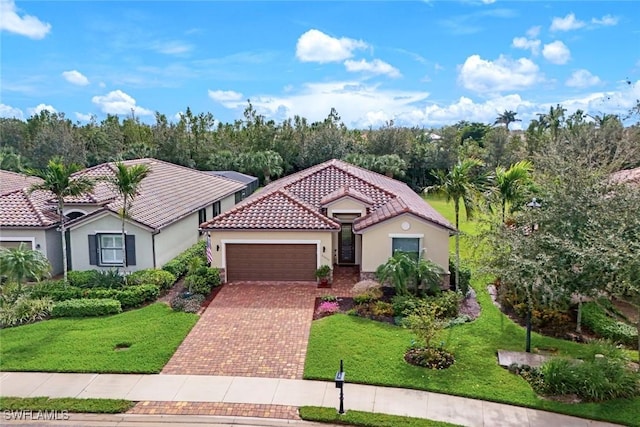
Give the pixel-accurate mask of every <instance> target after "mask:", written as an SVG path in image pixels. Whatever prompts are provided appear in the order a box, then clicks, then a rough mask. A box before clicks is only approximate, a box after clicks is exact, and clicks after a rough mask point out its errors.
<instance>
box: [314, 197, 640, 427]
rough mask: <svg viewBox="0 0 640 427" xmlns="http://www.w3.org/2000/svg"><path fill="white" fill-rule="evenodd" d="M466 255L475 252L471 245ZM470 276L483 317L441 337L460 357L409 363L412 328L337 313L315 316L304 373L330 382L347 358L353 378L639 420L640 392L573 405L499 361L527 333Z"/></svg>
mask: <svg viewBox="0 0 640 427" xmlns="http://www.w3.org/2000/svg"><path fill="white" fill-rule="evenodd" d="M429 202H430V203H431V204H432V205H433V206H434V207H435V208H436V209H438V210H440V211H441V212H442V213H443V214H444V215H445V216H446V217H447V218H448V219H449V218H450V217H451V216H453V209H452V208H450V207H449V206H448V205H447V204H446V203H444V201H443V200H439V199H435V200H432V199H431V198H429ZM474 224H476V223H473V222H467V221H465V222H463V223H461V228H462V230H463V231H466V232H467V233H468V234H470V235H474V234H477V230H476V228H475V225H474ZM452 242H453V239H452ZM463 244H464V243H463ZM463 254H464V256H467V257H468V256H471V255H470V252H468V251H467V252H463ZM473 282H474V287H475V289H476V292H477V298H478V301H479V303H480V305H481V307H482V314H481V316H480V317H479V318H478V319H477V320H475V321H474V322H472V323H467V324H464V325H460V326H456V327H454V328H451V329H448V330H445V332H444V334H443V335H442V339H443V341H444V342H445V343H446V346H447V348H448V349H449V350H450V351H451V352H453V353H454V355H455V357H456V362H455V364H454V365H453V366H452V367H450V368H448V369H445V370H429V369H425V368H420V367H416V366H412V365H409V364H408V363H406V362H405V361H404V359H403V355H404V351H405V350H406V348H407V347H408V346H409V345H410V344H411V341H412V339H413V338H414V337H413V335H412V333H411V332H410V331H409V330H406V329H402V328H400V327H397V326H391V325H387V324H383V323H379V322H374V321H371V320H367V319H362V318H358V317H352V316H346V315H333V316H330V317H326V318H323V319H320V320H317V321H314V322H313V325H312V327H311V335H310V338H309V347H308V349H307V359H306V364H305V371H304V377H305V378H308V379H320V380H332V379H333V375H334V374H335V371H336V370H337V368H338V365H339V361H340V359H344V362H345V372H346V378H347V381H349V382H354V383H365V384H376V385H385V386H397V387H405V388H413V389H420V390H429V391H435V392H441V393H446V394H454V395H460V396H467V397H473V398H478V399H483V400H491V401H497V402H504V403H510V404H515V405H520V406H527V407H532V408H538V409H544V410H550V411H554V412H560V413H566V414H571V415H576V416H581V417H586V418H593V419H600V420H607V421H612V422H619V423H623V424H627V425H637V426H640V398H635V399H629V400H622V399H621V400H614V401H609V402H604V403H581V404H573V405H570V404H563V403H558V402H553V401H549V400H543V399H541V398H539V397H538V396H537V395H536V394H535V393H534V392H533V390H532V389H531V387H530V386H529V384H528V383H527V382H526V381H524V380H523V379H522V378H520V377H519V376H516V375H513V374H510V373H509V372H508V371H507V370H506V369H503V368H501V367H500V366H498V364H497V355H496V352H497V350H499V349H504V350H516V351H523V350H524V343H525V331H524V329H523V328H522V327H520V326H518V325H516V324H515V323H513V322H512V321H511V320H510V319H509V318H508V317H507V316H505V315H504V314H502V313H501V312H500V311H499V310H498V309H497V307H495V306H494V305H493V303H492V302H491V299H490V296H489V294H488V292H487V291H486V286H485V285H486V282H487V279H486V278H485V279H484V280H483V278H482V277H479V276H478V275H476V276H475V277H474V281H473ZM532 346H533V347H534V348H535V347H555V348H557V349H558V351H559V353H560V354H562V355H569V356H571V357H584V356H586V355H587V353H588V351H589V349H588V347H587V346H585V345H582V344H577V343H573V342H569V341H564V340H559V339H555V338H550V337H544V336H541V335H538V334H535V333H534V334H533V335H532ZM635 357H637V353H636V355H635Z"/></svg>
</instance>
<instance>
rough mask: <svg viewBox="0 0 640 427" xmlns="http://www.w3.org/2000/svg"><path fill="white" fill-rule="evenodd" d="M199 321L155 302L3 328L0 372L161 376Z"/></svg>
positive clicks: (191, 315)
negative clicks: (99, 314)
mask: <svg viewBox="0 0 640 427" xmlns="http://www.w3.org/2000/svg"><path fill="white" fill-rule="evenodd" d="M197 320H198V316H196V315H195V314H189V313H182V312H174V311H173V310H171V308H169V307H168V306H166V305H165V304H162V303H156V304H152V305H149V306H147V307H144V308H141V309H138V310H131V311H128V312H125V313H121V314H118V315H115V316H108V317H101V318H82V319H80V318H67V319H53V320H46V321H43V322H38V323H34V324H30V325H24V326H18V327H15V328H8V329H3V330H1V331H0V341H1V342H2V346H0V370H2V371H41V372H97V373H105V372H111V373H157V372H160V370H161V369H162V367H163V366H164V365H165V364H166V363H167V361H168V360H169V359H170V358H171V356H172V355H173V353H174V352H175V351H176V349H177V348H178V346H179V345H180V343H181V342H182V340H184V338H185V337H186V336H187V334H188V333H189V331H190V330H191V328H192V327H193V326H194V325H195V324H196V322H197ZM117 347H122V348H117Z"/></svg>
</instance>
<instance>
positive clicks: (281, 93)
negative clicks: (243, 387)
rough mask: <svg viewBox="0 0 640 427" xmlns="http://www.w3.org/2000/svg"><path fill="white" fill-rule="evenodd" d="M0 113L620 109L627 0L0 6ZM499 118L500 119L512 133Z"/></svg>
mask: <svg viewBox="0 0 640 427" xmlns="http://www.w3.org/2000/svg"><path fill="white" fill-rule="evenodd" d="M0 29H1V34H0V37H1V46H0V48H1V55H2V56H1V61H2V62H1V65H2V72H1V76H0V116H4V117H18V118H23V119H27V118H28V117H30V116H31V115H32V114H34V113H37V112H39V111H41V110H42V109H49V110H52V111H54V110H55V111H58V112H63V113H65V114H66V116H67V117H68V118H70V119H72V120H73V121H79V122H80V123H84V122H86V121H87V120H89V119H90V117H91V116H92V115H93V116H95V117H97V119H98V120H101V119H103V118H104V117H106V115H107V114H118V115H120V116H126V115H130V114H131V110H132V109H133V110H134V111H135V114H136V115H137V116H138V117H139V118H140V119H141V120H143V121H145V122H148V123H152V122H153V121H154V112H156V111H159V112H161V113H163V114H166V115H167V117H169V118H170V119H172V120H175V118H176V117H177V115H178V114H179V113H180V112H182V111H185V110H186V108H187V107H190V108H191V110H192V111H194V112H195V113H199V112H207V111H208V112H211V113H213V115H214V117H215V118H216V119H217V120H221V121H224V122H228V121H233V120H236V119H240V118H242V112H243V110H244V108H245V107H246V105H247V100H248V99H250V100H251V102H252V104H253V105H254V107H255V108H256V109H257V110H258V111H259V112H260V113H261V114H263V115H265V116H266V117H268V118H273V119H274V120H276V121H281V120H283V119H285V118H287V117H292V116H294V115H300V116H303V117H306V118H307V119H309V120H310V121H316V120H322V119H324V118H325V117H326V116H327V115H328V114H329V111H330V109H331V108H332V107H333V108H335V109H336V110H337V111H338V113H339V114H340V115H341V117H342V119H343V121H344V122H345V124H347V125H348V126H349V127H359V128H367V127H369V126H374V127H377V126H380V125H382V124H384V123H385V122H387V121H389V120H393V121H394V122H395V123H397V124H401V125H408V126H420V127H440V126H442V125H447V124H453V123H456V122H458V121H460V120H468V121H479V122H486V123H488V122H493V120H494V119H495V118H496V116H497V114H498V113H500V112H503V111H505V110H514V111H517V112H518V117H519V118H521V119H523V123H522V124H516V126H515V128H517V127H518V125H526V123H527V122H528V120H530V119H531V118H533V117H536V113H541V112H546V111H548V110H549V107H550V106H552V105H556V104H558V103H560V104H562V105H563V106H564V107H565V108H567V109H568V111H569V112H572V111H575V110H576V109H577V108H580V109H582V110H584V111H586V112H588V113H590V114H592V115H596V114H602V113H619V114H624V113H626V112H628V110H629V109H630V108H631V107H632V106H633V105H634V104H635V100H636V99H639V98H640V3H638V2H635V1H624V2H615V1H580V2H578V1H546V2H543V1H500V0H497V1H491V0H484V1H472V0H461V1H435V0H434V1H421V2H409V1H396V2H385V1H376V2H363V1H350V2H338V1H323V2H310V1H296V2H294V1H287V2H270V1H251V2H249V1H233V2H232V1H227V2H218V1H182V2H172V1H151V0H150V1H137V2H136V1H67V2H58V1H13V0H0ZM512 127H513V126H512Z"/></svg>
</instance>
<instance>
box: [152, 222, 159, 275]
mask: <svg viewBox="0 0 640 427" xmlns="http://www.w3.org/2000/svg"><path fill="white" fill-rule="evenodd" d="M156 234H160V230H156V231H154V232H153V233H151V252H152V256H153V268H154V269H156V268H158V267H157V263H156Z"/></svg>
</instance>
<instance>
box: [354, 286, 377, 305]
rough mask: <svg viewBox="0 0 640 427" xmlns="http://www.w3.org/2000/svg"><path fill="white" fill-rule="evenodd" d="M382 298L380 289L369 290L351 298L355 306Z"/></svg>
mask: <svg viewBox="0 0 640 427" xmlns="http://www.w3.org/2000/svg"><path fill="white" fill-rule="evenodd" d="M380 298H382V290H381V289H380V288H371V289H369V290H367V291H365V292H362V293H360V294H358V295H355V296H354V297H353V302H354V303H355V304H367V303H370V302H372V301H375V300H377V299H380Z"/></svg>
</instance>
